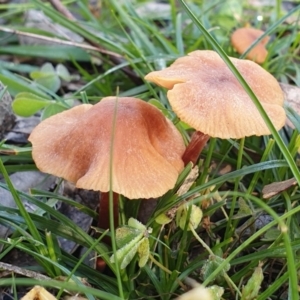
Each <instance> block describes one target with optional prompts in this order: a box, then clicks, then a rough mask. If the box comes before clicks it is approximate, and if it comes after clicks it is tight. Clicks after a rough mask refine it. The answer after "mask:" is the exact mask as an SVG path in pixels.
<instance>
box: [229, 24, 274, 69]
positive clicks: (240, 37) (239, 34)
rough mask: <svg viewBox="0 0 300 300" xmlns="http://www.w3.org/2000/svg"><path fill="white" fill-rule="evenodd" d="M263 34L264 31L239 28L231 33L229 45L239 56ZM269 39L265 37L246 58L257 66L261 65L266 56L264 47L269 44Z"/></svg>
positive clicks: (266, 52)
mask: <svg viewBox="0 0 300 300" xmlns="http://www.w3.org/2000/svg"><path fill="white" fill-rule="evenodd" d="M263 34H264V31H262V30H259V29H256V28H250V27H244V28H239V29H237V30H235V31H234V32H233V33H232V35H231V43H232V45H233V47H234V48H235V50H236V51H237V52H238V53H239V54H243V53H244V52H245V51H246V50H247V49H248V48H249V47H250V46H251V45H252V44H253V43H254V42H255V41H256V40H257V39H258V38H260V37H261V36H262V35H263ZM269 39H270V37H268V36H265V37H264V38H263V39H262V40H261V41H259V42H258V43H257V44H256V45H255V46H254V47H253V48H252V49H251V50H250V51H249V52H248V54H247V55H246V57H247V58H248V59H251V60H253V61H255V62H257V63H258V64H262V63H263V62H264V61H265V59H266V57H267V55H268V51H267V49H266V48H265V46H266V44H267V43H268V42H269Z"/></svg>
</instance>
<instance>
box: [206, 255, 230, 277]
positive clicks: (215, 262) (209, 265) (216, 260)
mask: <svg viewBox="0 0 300 300" xmlns="http://www.w3.org/2000/svg"><path fill="white" fill-rule="evenodd" d="M224 261H225V259H223V258H221V257H219V256H216V255H210V256H209V258H208V260H207V261H206V262H205V263H204V265H203V267H202V269H201V273H202V275H203V278H204V280H205V279H206V278H207V277H208V276H209V275H210V274H212V273H213V272H214V271H215V270H216V269H217V268H218V267H219V265H220V264H221V263H223V262H224ZM229 269H230V264H228V263H227V264H226V265H225V267H224V268H223V270H222V272H220V274H219V275H218V276H217V277H216V279H218V278H221V277H222V276H223V275H224V273H226V272H227V271H229Z"/></svg>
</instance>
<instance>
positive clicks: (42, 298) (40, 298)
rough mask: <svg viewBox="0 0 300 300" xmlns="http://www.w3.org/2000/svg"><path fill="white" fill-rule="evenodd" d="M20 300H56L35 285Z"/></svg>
mask: <svg viewBox="0 0 300 300" xmlns="http://www.w3.org/2000/svg"><path fill="white" fill-rule="evenodd" d="M21 300H56V298H55V297H54V296H53V295H52V294H50V293H49V292H48V291H47V290H46V289H44V288H43V287H41V286H38V285H36V286H35V287H34V288H32V289H31V290H30V291H29V292H28V293H27V294H26V295H25V296H24V297H22V298H21Z"/></svg>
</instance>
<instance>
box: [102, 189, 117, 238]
mask: <svg viewBox="0 0 300 300" xmlns="http://www.w3.org/2000/svg"><path fill="white" fill-rule="evenodd" d="M113 207H114V225H115V227H117V226H118V218H119V194H117V193H113ZM108 212H109V193H101V196H100V207H99V218H98V227H99V228H102V229H104V230H106V229H108V228H109V224H110V223H109V213H108ZM104 241H105V242H106V243H108V244H110V243H111V240H110V238H108V237H105V238H104Z"/></svg>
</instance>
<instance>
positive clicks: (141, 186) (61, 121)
mask: <svg viewBox="0 0 300 300" xmlns="http://www.w3.org/2000/svg"><path fill="white" fill-rule="evenodd" d="M112 137H113V138H112ZM112 140H113V141H112ZM29 141H30V142H31V143H32V156H33V159H34V161H35V163H36V166H37V167H38V168H39V169H40V170H41V171H43V172H46V173H50V174H53V175H56V176H59V177H63V178H64V179H67V180H69V181H71V182H74V183H76V186H77V187H78V188H84V189H91V190H96V191H101V192H103V195H104V197H103V199H102V200H101V206H102V207H107V206H108V205H107V201H108V197H107V194H106V192H108V191H109V190H110V185H111V186H112V190H113V191H114V192H115V193H118V194H122V195H124V196H125V197H127V198H128V199H137V198H147V199H148V198H154V197H159V196H162V195H163V194H165V193H166V192H167V191H168V190H170V189H172V188H173V187H174V185H175V183H176V180H177V177H178V175H179V173H180V172H181V170H182V169H183V167H184V164H183V161H182V159H181V157H182V154H183V153H184V151H185V146H184V142H183V139H182V136H181V134H180V133H179V131H178V130H177V129H176V127H175V126H174V125H173V123H172V122H171V121H170V120H168V119H167V118H166V117H165V116H164V115H163V114H162V113H161V112H160V111H159V110H158V109H157V108H156V107H154V106H153V105H151V104H148V103H146V102H144V101H142V100H140V99H136V98H129V97H128V98H127V97H125V98H116V97H106V98H103V99H102V100H101V101H100V102H99V103H97V104H96V105H90V104H82V105H79V106H76V107H74V108H72V109H70V110H67V111H64V112H62V113H59V114H57V115H54V116H52V117H50V118H48V119H46V120H44V121H42V122H41V123H40V124H39V125H38V126H37V127H36V128H35V129H34V130H33V132H32V133H31V135H30V137H29ZM111 154H112V155H111ZM110 160H112V165H111V171H112V182H111V183H110ZM114 200H115V201H114V202H115V203H114V205H116V203H117V201H118V197H114ZM102 201H104V202H103V203H102ZM105 219H106V220H107V211H104V212H103V211H102V210H101V207H100V215H99V224H102V225H103V226H105V224H104V223H105V222H104V221H103V220H105ZM106 222H107V221H106ZM106 226H107V227H102V228H104V229H106V228H108V227H109V226H108V223H107V224H106Z"/></svg>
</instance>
